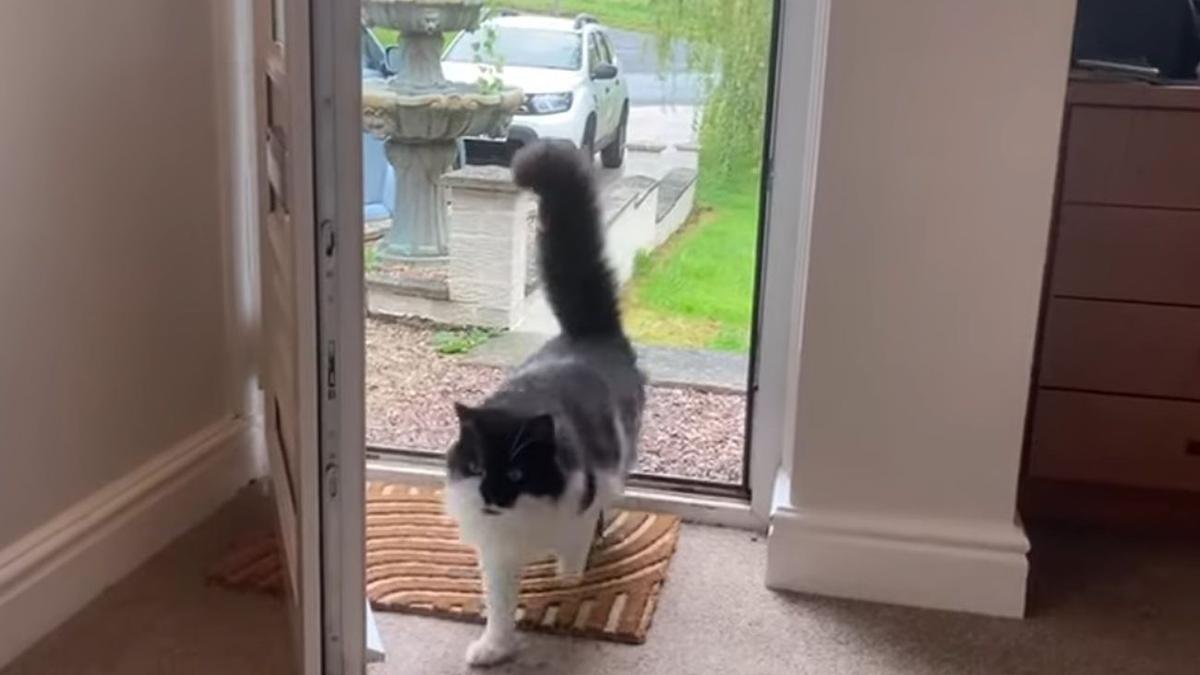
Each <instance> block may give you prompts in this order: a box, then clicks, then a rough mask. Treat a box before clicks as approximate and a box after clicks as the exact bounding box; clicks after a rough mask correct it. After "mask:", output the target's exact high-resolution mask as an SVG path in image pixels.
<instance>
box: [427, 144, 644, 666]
mask: <svg viewBox="0 0 1200 675" xmlns="http://www.w3.org/2000/svg"><path fill="white" fill-rule="evenodd" d="M513 180H514V181H515V182H516V183H517V184H518V185H520V186H522V187H527V188H530V189H532V190H533V191H534V192H536V193H537V195H538V196H539V197H540V206H539V210H538V213H539V217H540V220H541V226H540V228H539V231H538V235H537V236H538V240H537V244H538V256H539V263H540V265H541V270H542V279H543V281H544V283H545V286H546V291H547V295H548V296H549V300H550V306H551V308H552V309H553V310H554V314H555V316H557V317H558V321H559V324H560V325H561V327H562V334H561V335H559V336H557V337H555V338H553V339H552V340H550V341H549V342H547V343H546V344H545V346H543V347H542V348H541V349H540V350H539V351H538V352H536V353H535V354H533V356H531V357H530V358H529V359H528V360H527V361H525V362H524V363H523V364H522V365H520V366H519V367H518V368H517V369H516V370H515V371H514V372H513V373H512V374H511V375H510V376H509V377H508V379H507V380H506V381H505V382H504V384H503V385H501V386H500V388H499V390H497V391H496V392H495V393H494V394H492V395H491V396H490V397H488V398H487V400H485V401H484V402H483V403H482V404H481V405H480V406H479V407H475V408H471V407H467V406H465V405H461V404H457V405H456V406H455V408H456V410H457V412H458V418H459V422H460V429H459V438H458V441H457V442H456V443H455V444H454V445H453V447H452V448H451V449H450V452H449V455H448V466H449V479H448V480H449V485H448V487H447V490H446V507H447V510H448V511H449V513H450V514H451V515H452V516H453V517H454V518H455V519H456V520H457V521H458V523H459V527H460V529H461V531H462V537H463V540H464V541H465V542H467V543H469V544H472V545H473V546H475V547H476V548H477V549H478V550H479V556H480V561H481V563H482V567H483V579H484V588H485V591H486V593H487V602H486V604H487V627H486V628H485V629H484V632H483V635H482V636H481V637H480V638H479V639H478V640H476V641H475V642H473V643H472V644H471V645H470V647H469V648H468V649H467V662H468V663H470V664H471V665H476V666H486V665H492V664H495V663H499V662H501V661H504V660H506V659H508V658H510V657H511V656H513V655H514V654H515V653H516V650H517V636H516V622H515V617H514V613H515V611H516V609H517V594H518V590H519V584H520V575H521V570H522V568H523V567H524V566H525V565H526V564H527V563H529V562H532V561H533V560H535V559H537V558H539V557H541V556H545V555H547V554H553V555H554V556H556V557H557V560H558V570H559V573H560V574H561V575H563V576H565V577H568V578H573V579H576V580H578V579H579V578H580V577H581V576H582V574H583V572H584V568H585V567H586V566H587V560H588V553H589V551H590V549H591V543H592V539H593V536H594V533H595V532H596V529H597V526H598V523H599V519H600V517H601V513H602V511H603V510H604V509H606V508H608V507H609V506H610V505H611V504H612V503H613V501H614V500H615V499H616V498H617V497H618V496H619V495H620V494H621V491H622V489H623V487H624V484H625V478H626V476H628V474H629V471H630V469H632V468H633V466H634V464H635V462H636V456H637V453H636V449H637V438H638V432H639V429H640V427H641V419H642V408H643V405H644V403H645V379H644V377H643V375H642V373H641V372H640V371H639V370H638V368H637V359H636V355H635V353H634V350H633V348H632V346H631V345H630V343H629V340H628V338H627V337H626V336H625V333H624V332H623V331H622V329H621V317H620V310H619V308H618V303H617V294H616V284H615V282H614V279H613V274H612V271H611V269H610V268H609V266H608V263H607V262H606V261H605V257H604V231H603V224H602V222H601V219H600V207H599V204H598V203H597V197H596V186H595V183H594V181H593V178H592V170H591V166H590V164H589V163H587V162H585V161H584V159H583V157H582V155H581V153H580V152H579V151H578V150H576V149H575V148H574V146H572V145H571V144H569V143H567V144H563V143H553V142H540V143H536V144H533V145H530V146H528V147H526V148H524V149H523V150H521V151H520V152H519V153H518V154H517V156H516V157H514V159H513Z"/></svg>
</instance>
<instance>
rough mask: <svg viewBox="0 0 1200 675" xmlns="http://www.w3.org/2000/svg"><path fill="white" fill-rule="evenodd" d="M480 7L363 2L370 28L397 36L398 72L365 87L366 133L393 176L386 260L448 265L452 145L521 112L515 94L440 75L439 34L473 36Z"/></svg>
mask: <svg viewBox="0 0 1200 675" xmlns="http://www.w3.org/2000/svg"><path fill="white" fill-rule="evenodd" d="M483 1H484V0H363V3H362V6H363V14H364V16H365V18H366V20H367V22H368V24H369V25H379V26H385V27H388V28H393V29H395V30H397V31H399V32H400V33H401V35H402V37H401V39H400V45H399V49H400V50H401V52H400V53H401V59H400V66H399V72H398V73H397V74H396V75H395V76H393V77H392V78H390V79H388V80H387V81H386V82H384V83H381V84H369V83H364V85H363V128H364V129H365V130H366V131H367V132H369V133H371V134H373V135H375V136H376V137H378V138H380V139H381V140H383V141H384V149H385V151H386V153H387V158H388V162H390V163H391V165H392V167H393V168H394V169H395V173H396V206H395V208H394V209H393V212H392V213H393V215H392V227H391V229H390V230H389V231H388V234H387V237H386V238H385V239H384V241H383V242H382V244H381V245H380V248H379V254H380V256H381V257H383V258H387V259H391V260H395V261H402V262H437V261H444V260H445V259H446V256H447V255H448V253H449V246H448V242H449V239H450V237H449V233H448V231H447V227H446V223H447V216H446V200H445V197H444V195H443V194H442V189H441V188H440V186H439V178H440V177H441V175H442V174H443V173H445V172H446V171H447V170H448V169H449V168H450V167H451V165H452V164H453V163H454V157H455V155H456V154H457V150H458V146H457V143H456V141H457V139H458V138H460V137H463V136H474V135H477V134H483V133H489V132H492V131H495V130H497V129H502V128H503V127H504V126H506V125H507V124H508V123H509V122H510V121H511V119H512V114H513V112H515V111H516V109H517V107H518V106H520V104H521V92H520V90H519V89H516V88H514V87H504V86H497V87H483V86H481V85H480V84H478V83H462V82H449V81H447V80H446V77H445V75H443V73H442V60H441V54H442V34H443V33H448V32H450V33H452V32H456V31H460V30H474V29H475V28H477V27H478V25H479V15H480V12H481V10H482V8H483V7H482V3H483ZM485 89H486V90H485Z"/></svg>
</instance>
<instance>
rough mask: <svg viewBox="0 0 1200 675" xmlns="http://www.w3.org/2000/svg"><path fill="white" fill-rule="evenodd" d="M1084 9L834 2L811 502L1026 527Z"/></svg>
mask: <svg viewBox="0 0 1200 675" xmlns="http://www.w3.org/2000/svg"><path fill="white" fill-rule="evenodd" d="M1073 11H1074V2H1073V1H1072V0H1020V1H1016V2H962V1H961V0H911V1H907V2H893V3H881V2H877V1H875V0H838V1H836V2H833V3H832V8H831V15H830V33H829V42H828V53H827V59H828V60H827V71H826V78H825V83H826V84H825V90H824V104H823V110H822V126H821V129H820V157H819V162H818V171H817V178H816V180H817V184H816V193H815V201H814V211H813V218H812V232H811V241H810V249H809V269H808V279H807V294H806V299H805V309H804V320H803V338H802V347H801V358H800V384H799V392H798V401H799V404H798V410H797V414H798V418H797V419H798V426H797V438H798V446H797V448H796V451H795V452H796V454H795V457H794V475H793V482H792V486H791V487H792V490H791V500H792V502H793V504H795V505H796V506H797V507H799V508H808V509H820V510H829V511H839V512H859V513H877V514H888V515H889V516H896V517H915V518H942V519H955V520H965V521H971V520H979V521H992V522H996V521H1001V522H1003V521H1007V522H1009V523H1011V522H1012V521H1013V518H1014V509H1015V491H1016V484H1017V473H1018V467H1019V463H1020V456H1021V446H1022V434H1023V427H1024V419H1025V407H1026V398H1027V395H1028V392H1029V377H1030V368H1031V362H1032V356H1033V348H1034V337H1035V330H1036V324H1037V316H1038V305H1039V297H1040V288H1041V283H1042V270H1043V264H1044V261H1045V258H1046V246H1047V236H1048V230H1049V224H1050V216H1051V200H1052V194H1053V190H1054V179H1055V169H1056V163H1057V153H1058V135H1059V129H1060V124H1061V114H1062V112H1061V111H1062V105H1063V98H1064V92H1065V84H1066V82H1065V80H1066V75H1067V59H1068V53H1069V48H1070V42H1071V27H1072V21H1073Z"/></svg>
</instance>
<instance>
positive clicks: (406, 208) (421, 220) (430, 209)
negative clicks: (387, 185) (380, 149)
mask: <svg viewBox="0 0 1200 675" xmlns="http://www.w3.org/2000/svg"><path fill="white" fill-rule="evenodd" d="M384 150H385V151H386V153H387V158H388V161H389V162H391V164H392V167H393V168H394V169H395V174H396V192H395V194H396V205H395V207H394V209H393V212H392V227H391V229H390V230H389V231H388V233H387V238H386V239H385V240H384V241H383V243H382V244H381V245H380V247H379V254H380V255H381V256H384V257H386V258H390V259H393V260H397V259H398V260H404V261H426V262H445V259H446V255H447V254H448V253H449V247H450V238H449V234H448V233H447V231H446V206H445V205H446V198H445V192H444V190H443V189H442V185H441V183H440V182H439V180H438V178H439V177H440V176H441V175H442V174H443V173H444V172H445V171H446V169H449V168H450V166H451V165H452V164H453V163H454V155H455V154H456V152H457V146H456V145H455V143H454V141H437V142H430V143H421V144H408V143H398V142H396V141H387V142H386V143H385V144H384Z"/></svg>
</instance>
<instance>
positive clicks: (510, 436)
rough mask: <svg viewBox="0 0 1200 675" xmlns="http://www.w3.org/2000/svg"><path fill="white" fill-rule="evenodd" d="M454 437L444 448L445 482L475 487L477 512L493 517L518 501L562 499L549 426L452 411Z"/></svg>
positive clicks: (495, 413) (544, 419)
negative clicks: (456, 432) (454, 415)
mask: <svg viewBox="0 0 1200 675" xmlns="http://www.w3.org/2000/svg"><path fill="white" fill-rule="evenodd" d="M455 411H456V412H457V413H458V420H459V437H458V441H457V442H455V444H454V445H453V446H452V447H451V448H450V452H449V454H448V456H447V464H448V468H449V472H450V480H451V481H452V482H457V481H467V480H471V481H478V483H479V497H480V500H481V504H482V510H483V512H484V513H486V514H489V515H498V514H499V513H501V510H502V509H508V508H512V506H513V504H514V503H516V501H517V498H518V497H520V496H521V495H523V494H525V495H530V496H534V497H546V496H558V495H560V494H562V491H563V488H564V486H565V484H566V477H565V476H564V475H563V471H562V469H561V468H560V467H559V465H558V461H557V459H556V454H557V452H556V447H555V439H554V420H553V419H552V418H551V417H550V416H549V415H538V416H536V417H523V416H518V415H514V414H512V413H510V412H507V411H504V410H495V409H488V408H469V407H467V406H464V405H458V404H456V405H455Z"/></svg>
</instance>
